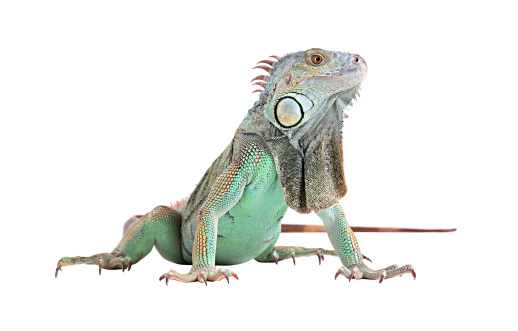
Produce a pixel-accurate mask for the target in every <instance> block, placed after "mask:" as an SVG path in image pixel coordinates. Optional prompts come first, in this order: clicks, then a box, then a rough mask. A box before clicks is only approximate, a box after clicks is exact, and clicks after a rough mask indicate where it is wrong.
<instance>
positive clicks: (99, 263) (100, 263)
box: [97, 259, 103, 276]
mask: <svg viewBox="0 0 518 331" xmlns="http://www.w3.org/2000/svg"><path fill="white" fill-rule="evenodd" d="M97 265H98V266H99V276H100V275H101V270H102V266H103V260H101V259H98V260H97Z"/></svg>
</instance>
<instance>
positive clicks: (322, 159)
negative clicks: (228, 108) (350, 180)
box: [240, 48, 367, 212]
mask: <svg viewBox="0 0 518 331" xmlns="http://www.w3.org/2000/svg"><path fill="white" fill-rule="evenodd" d="M260 63H265V64H268V65H271V67H267V66H264V65H261V66H260V67H261V68H263V69H265V70H267V71H268V72H269V73H270V74H271V76H267V75H264V76H258V77H256V78H255V79H254V80H261V79H262V80H264V83H261V82H259V83H258V85H260V86H262V87H264V90H263V91H262V93H261V95H260V98H259V100H258V101H257V102H256V104H255V105H254V107H253V108H252V109H251V110H250V111H249V113H248V115H247V117H246V118H245V120H244V121H243V123H242V124H241V127H240V130H241V132H245V133H255V134H258V135H260V136H262V137H263V139H264V140H265V141H266V143H267V144H268V146H269V147H270V150H271V151H272V154H273V155H274V158H275V161H276V167H277V173H278V175H279V177H280V180H281V184H282V186H283V192H284V198H285V201H286V203H287V204H288V206H290V207H291V208H293V209H295V210H297V211H299V212H310V211H319V210H322V209H326V208H328V207H330V206H332V205H333V204H335V203H337V202H338V200H339V199H340V198H341V197H343V195H345V193H346V186H345V179H344V174H343V158H342V131H341V130H342V127H343V119H344V117H346V115H345V114H344V113H343V111H344V109H345V107H346V106H347V105H349V104H350V103H351V101H352V99H353V98H354V97H355V96H356V94H357V92H358V89H359V88H360V84H361V82H362V81H363V79H364V78H365V76H366V75H367V64H366V62H365V61H364V60H363V59H362V58H361V57H360V56H359V55H356V54H350V53H345V52H330V51H325V50H323V49H318V48H313V49H310V50H307V51H303V52H298V53H292V54H288V55H286V56H284V57H282V58H280V59H278V61H277V62H275V61H273V60H272V61H269V60H265V61H261V62H260Z"/></svg>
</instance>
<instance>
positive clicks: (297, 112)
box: [275, 97, 304, 128]
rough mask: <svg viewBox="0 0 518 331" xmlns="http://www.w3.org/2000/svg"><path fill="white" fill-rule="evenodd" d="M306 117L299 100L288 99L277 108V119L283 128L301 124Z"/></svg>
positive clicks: (279, 103) (283, 100) (283, 99)
mask: <svg viewBox="0 0 518 331" xmlns="http://www.w3.org/2000/svg"><path fill="white" fill-rule="evenodd" d="M302 117H304V112H303V111H302V106H301V105H300V103H298V102H297V100H295V99H293V98H290V97H286V98H282V99H281V100H279V102H277V105H276V106H275V119H276V120H277V122H278V123H279V124H280V125H281V126H282V127H283V128H291V127H294V126H295V125H297V124H299V123H300V121H302Z"/></svg>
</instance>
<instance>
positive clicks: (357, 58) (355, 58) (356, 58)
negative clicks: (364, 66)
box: [353, 56, 360, 64]
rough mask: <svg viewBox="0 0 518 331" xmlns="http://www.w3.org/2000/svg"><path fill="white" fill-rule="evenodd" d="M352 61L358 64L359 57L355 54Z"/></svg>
mask: <svg viewBox="0 0 518 331" xmlns="http://www.w3.org/2000/svg"><path fill="white" fill-rule="evenodd" d="M353 62H354V64H360V57H358V56H355V57H354V61H353Z"/></svg>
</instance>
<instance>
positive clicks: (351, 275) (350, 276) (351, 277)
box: [349, 272, 354, 283]
mask: <svg viewBox="0 0 518 331" xmlns="http://www.w3.org/2000/svg"><path fill="white" fill-rule="evenodd" d="M353 276H354V272H351V274H350V275H349V283H350V282H351V279H353Z"/></svg>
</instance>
